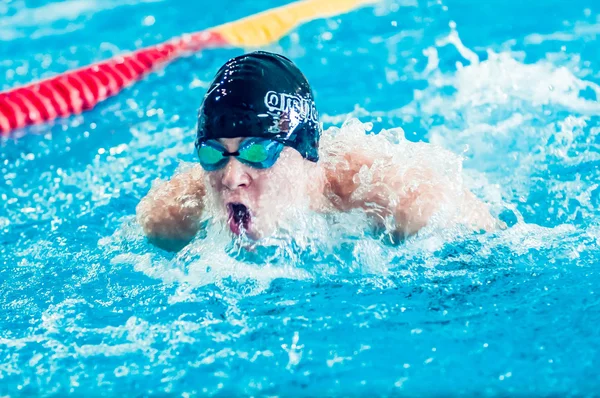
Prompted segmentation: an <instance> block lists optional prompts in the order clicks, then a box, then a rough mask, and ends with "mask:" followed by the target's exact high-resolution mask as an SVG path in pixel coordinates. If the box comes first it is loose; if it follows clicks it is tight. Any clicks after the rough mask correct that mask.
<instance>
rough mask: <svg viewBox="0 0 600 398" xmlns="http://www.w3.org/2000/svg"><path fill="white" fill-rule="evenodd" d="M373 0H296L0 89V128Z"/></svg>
mask: <svg viewBox="0 0 600 398" xmlns="http://www.w3.org/2000/svg"><path fill="white" fill-rule="evenodd" d="M375 1H376V0H303V1H298V2H295V3H291V4H288V5H285V6H282V7H277V8H273V9H270V10H267V11H264V12H261V13H258V14H255V15H252V16H249V17H246V18H242V19H240V20H238V21H234V22H229V23H226V24H224V25H220V26H217V27H214V28H210V29H207V30H204V31H201V32H196V33H192V34H185V35H183V36H180V37H176V38H174V39H171V40H169V41H167V42H164V43H160V44H157V45H154V46H150V47H146V48H142V49H140V50H137V51H134V52H131V53H128V54H124V55H118V56H115V57H113V58H110V59H108V60H105V61H101V62H99V63H96V64H92V65H88V66H85V67H83V68H80V69H76V70H73V71H69V72H66V73H62V74H59V75H57V76H53V77H51V78H48V79H45V80H41V81H38V82H34V83H30V84H28V85H26V86H22V87H17V88H14V89H10V90H8V91H4V92H0V134H2V135H6V134H8V133H9V132H10V131H12V130H15V129H19V128H23V127H26V126H30V125H33V124H38V123H44V122H47V121H51V120H53V119H56V118H58V117H66V116H70V115H74V114H79V113H81V112H83V111H86V110H89V109H91V108H93V107H94V106H96V104H98V103H99V102H101V101H103V100H105V99H106V98H108V97H111V96H113V95H115V94H117V93H118V92H120V91H121V90H122V89H123V88H125V87H127V86H129V85H131V84H132V83H134V82H135V81H137V80H139V79H141V78H142V77H143V76H145V75H146V74H148V73H150V72H152V71H154V70H156V69H157V68H158V67H160V66H163V65H165V64H167V63H169V62H171V61H173V60H175V59H177V58H179V57H181V56H185V55H189V54H191V53H193V52H197V51H200V50H205V49H209V48H215V47H227V46H232V47H261V46H265V45H268V44H270V43H273V42H275V41H277V40H279V39H280V38H282V37H283V36H285V35H286V34H287V33H288V32H289V31H291V30H292V29H294V28H295V27H297V26H299V25H300V24H302V23H306V22H308V21H311V20H314V19H318V18H328V17H332V16H335V15H339V14H343V13H347V12H350V11H352V10H354V9H356V8H358V7H360V6H362V5H365V4H369V3H373V2H375Z"/></svg>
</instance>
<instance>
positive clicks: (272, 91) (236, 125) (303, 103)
mask: <svg viewBox="0 0 600 398" xmlns="http://www.w3.org/2000/svg"><path fill="white" fill-rule="evenodd" d="M320 136H321V125H320V124H319V116H318V114H317V110H316V108H315V104H314V100H313V93H312V90H311V88H310V85H309V84H308V81H307V80H306V77H304V75H303V74H302V72H300V70H299V69H298V68H297V67H296V65H294V63H293V62H292V61H290V60H289V59H287V58H286V57H283V56H281V55H278V54H272V53H268V52H264V51H257V52H253V53H250V54H246V55H241V56H239V57H236V58H233V59H230V60H229V61H227V63H226V64H225V65H223V66H222V67H221V69H219V71H218V72H217V75H216V76H215V78H214V80H213V82H212V83H211V85H210V87H209V89H208V92H207V93H206V96H205V97H204V100H203V101H202V105H201V106H200V110H199V111H198V132H197V136H196V146H199V145H200V144H201V143H202V142H204V141H206V140H210V139H218V138H235V137H262V138H269V139H273V140H276V141H279V142H281V143H283V144H285V145H287V146H290V147H292V148H294V149H296V150H297V151H298V152H300V154H301V155H302V156H304V158H306V159H308V160H311V161H313V162H316V161H317V160H318V159H319V152H318V149H319V138H320Z"/></svg>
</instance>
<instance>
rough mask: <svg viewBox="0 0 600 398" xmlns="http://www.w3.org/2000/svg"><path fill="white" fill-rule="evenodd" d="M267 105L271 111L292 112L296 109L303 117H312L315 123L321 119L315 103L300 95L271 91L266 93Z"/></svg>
mask: <svg viewBox="0 0 600 398" xmlns="http://www.w3.org/2000/svg"><path fill="white" fill-rule="evenodd" d="M265 105H266V106H267V108H268V109H269V111H271V112H275V111H279V112H291V111H292V110H295V111H296V112H298V113H299V114H300V116H301V117H303V118H307V119H310V120H312V121H313V122H315V123H318V121H319V115H318V114H317V108H316V107H315V103H314V102H313V101H311V100H308V99H306V98H302V97H300V96H298V95H290V94H285V93H278V92H275V91H269V92H268V93H267V94H266V95H265Z"/></svg>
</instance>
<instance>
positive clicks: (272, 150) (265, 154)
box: [198, 138, 284, 171]
mask: <svg viewBox="0 0 600 398" xmlns="http://www.w3.org/2000/svg"><path fill="white" fill-rule="evenodd" d="M283 147H284V145H283V144H282V143H280V142H277V141H273V140H267V139H262V138H249V139H247V140H244V141H242V143H241V144H240V147H239V149H238V151H237V152H234V153H229V152H227V150H226V149H225V147H223V146H222V145H221V144H220V143H219V142H218V141H214V140H209V141H206V142H204V143H202V144H200V147H199V148H198V158H199V159H200V164H201V165H202V167H203V168H204V169H205V170H208V171H213V170H218V169H220V168H222V167H224V166H225V165H226V164H227V161H228V160H229V159H228V158H229V157H230V156H233V157H235V158H236V159H238V160H239V161H240V162H242V163H244V164H246V165H248V166H251V167H254V168H257V169H267V168H269V167H272V166H273V165H274V164H275V162H276V161H277V159H278V158H279V155H280V154H281V151H282V150H283Z"/></svg>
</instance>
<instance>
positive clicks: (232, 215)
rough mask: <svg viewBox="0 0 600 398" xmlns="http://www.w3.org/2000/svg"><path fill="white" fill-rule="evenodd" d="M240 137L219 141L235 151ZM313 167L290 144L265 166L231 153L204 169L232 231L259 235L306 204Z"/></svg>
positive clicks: (277, 224) (219, 210)
mask: <svg viewBox="0 0 600 398" xmlns="http://www.w3.org/2000/svg"><path fill="white" fill-rule="evenodd" d="M243 140H244V138H222V139H220V140H219V142H220V143H221V144H222V145H223V146H224V147H225V148H226V149H227V151H228V152H236V151H237V150H238V148H239V146H240V143H241V142H242V141H243ZM314 167H315V164H314V163H312V162H309V161H307V160H305V159H304V158H303V157H302V155H300V153H299V152H297V151H296V150H294V149H292V148H289V147H285V148H284V149H283V151H282V152H281V155H280V156H279V159H277V161H276V162H275V164H274V165H273V166H272V167H270V168H267V169H257V168H253V167H251V166H248V165H245V164H243V163H241V162H240V161H239V160H237V159H236V158H234V157H232V158H230V159H229V161H228V162H227V164H226V165H225V166H224V167H223V168H220V169H218V170H214V171H208V172H206V175H207V179H208V186H209V194H212V196H213V199H215V204H216V207H217V211H218V212H219V213H220V214H221V215H223V216H225V217H226V219H227V223H228V227H229V228H230V230H231V232H233V233H234V234H236V235H239V234H242V233H245V234H246V235H247V236H248V237H250V238H251V239H260V238H262V237H264V236H268V235H271V234H272V233H273V232H275V231H276V229H277V228H278V226H280V225H281V223H282V222H284V220H285V221H286V222H287V221H289V218H290V214H291V213H292V212H293V211H294V210H295V209H299V208H302V207H306V206H308V202H309V191H310V175H311V170H313V169H314Z"/></svg>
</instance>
